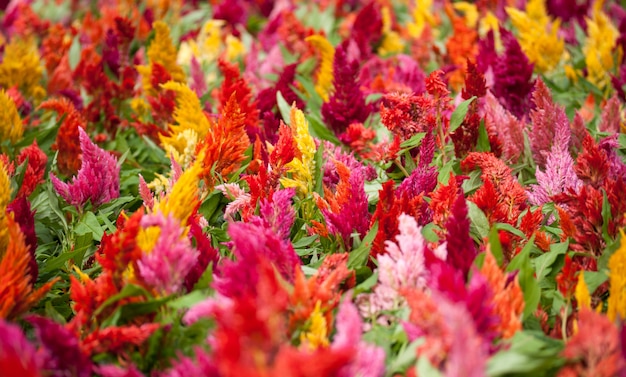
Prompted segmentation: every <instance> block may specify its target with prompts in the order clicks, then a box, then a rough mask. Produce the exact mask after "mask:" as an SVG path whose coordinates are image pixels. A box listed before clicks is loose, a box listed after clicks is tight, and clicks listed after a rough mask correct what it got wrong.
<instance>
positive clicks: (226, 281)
mask: <svg viewBox="0 0 626 377" xmlns="http://www.w3.org/2000/svg"><path fill="white" fill-rule="evenodd" d="M228 235H229V236H230V238H231V240H232V243H231V244H232V251H233V254H234V255H235V260H234V261H232V260H225V261H224V262H223V263H222V264H221V265H220V266H219V271H218V276H216V277H215V280H214V284H213V285H214V287H215V289H216V290H217V291H218V292H219V293H220V294H222V295H223V296H225V297H239V296H242V295H244V294H245V293H246V292H250V290H255V289H256V288H255V287H256V285H257V282H258V279H259V272H258V271H257V265H258V264H259V263H260V261H261V259H264V260H267V261H269V262H271V264H272V265H273V266H274V267H275V268H276V270H277V271H278V272H279V273H280V274H281V276H282V277H283V278H284V279H286V280H287V281H293V279H294V276H295V270H296V268H299V266H300V263H301V262H300V258H299V257H298V255H297V254H296V252H295V251H294V250H293V246H292V245H291V242H289V241H287V240H284V239H283V238H281V237H279V236H278V235H277V234H276V233H275V232H274V231H273V230H272V229H270V228H267V227H265V226H263V225H260V224H253V223H243V222H234V223H232V224H230V226H229V227H228Z"/></svg>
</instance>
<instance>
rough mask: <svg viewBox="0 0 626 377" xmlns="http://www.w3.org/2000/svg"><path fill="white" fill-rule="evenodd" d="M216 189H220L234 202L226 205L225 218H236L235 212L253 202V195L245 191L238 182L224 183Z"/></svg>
mask: <svg viewBox="0 0 626 377" xmlns="http://www.w3.org/2000/svg"><path fill="white" fill-rule="evenodd" d="M215 189H216V190H220V191H221V192H222V193H223V194H224V196H225V197H226V198H228V199H230V200H232V202H230V203H228V204H227V205H226V210H225V211H224V218H225V219H231V220H234V219H235V213H237V212H239V211H241V210H243V209H244V208H247V207H249V206H251V205H252V204H253V203H252V196H250V194H249V193H247V192H245V191H244V190H243V189H242V188H241V187H240V186H239V184H237V183H223V184H221V185H217V186H215ZM254 204H256V203H254Z"/></svg>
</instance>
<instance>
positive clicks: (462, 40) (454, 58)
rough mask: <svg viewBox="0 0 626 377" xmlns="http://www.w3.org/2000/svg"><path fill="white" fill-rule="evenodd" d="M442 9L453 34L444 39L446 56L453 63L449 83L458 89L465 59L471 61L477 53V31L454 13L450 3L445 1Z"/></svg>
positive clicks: (461, 81)
mask: <svg viewBox="0 0 626 377" xmlns="http://www.w3.org/2000/svg"><path fill="white" fill-rule="evenodd" d="M444 9H445V12H446V14H447V15H448V18H450V21H451V23H452V30H453V34H452V36H451V37H450V38H448V40H447V41H446V50H447V56H448V58H449V59H450V63H452V65H453V69H454V70H453V71H452V73H451V75H450V85H451V86H452V87H453V88H456V89H458V88H459V87H460V86H461V84H462V83H463V75H464V71H465V69H466V67H465V63H466V62H467V61H469V62H473V61H474V59H475V56H476V54H477V53H478V46H477V44H476V40H477V39H478V33H477V32H476V30H475V28H474V27H471V26H468V25H467V24H466V22H465V20H464V18H463V17H459V16H457V15H456V13H455V11H454V8H453V7H452V5H451V4H450V3H445V5H444Z"/></svg>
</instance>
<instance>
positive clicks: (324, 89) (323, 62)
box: [305, 35, 335, 102]
mask: <svg viewBox="0 0 626 377" xmlns="http://www.w3.org/2000/svg"><path fill="white" fill-rule="evenodd" d="M305 40H306V41H307V42H309V43H310V44H311V45H312V46H313V47H314V48H315V49H316V50H317V52H318V54H319V64H318V68H317V74H316V75H315V80H316V83H315V91H316V92H317V94H319V96H320V97H322V100H323V101H324V102H328V95H329V93H330V92H331V91H332V87H333V61H334V59H335V48H334V47H333V45H331V44H330V42H329V41H328V39H326V38H325V37H324V36H323V35H311V36H310V37H307V38H306V39H305Z"/></svg>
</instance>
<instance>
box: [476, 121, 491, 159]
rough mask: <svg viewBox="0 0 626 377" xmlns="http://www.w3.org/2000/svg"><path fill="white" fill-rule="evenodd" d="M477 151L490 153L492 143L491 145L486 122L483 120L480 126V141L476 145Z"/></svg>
mask: <svg viewBox="0 0 626 377" xmlns="http://www.w3.org/2000/svg"><path fill="white" fill-rule="evenodd" d="M476 150H477V151H479V152H490V151H491V143H489V134H488V133H487V128H485V121H484V120H481V121H480V125H479V126H478V141H477V143H476Z"/></svg>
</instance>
